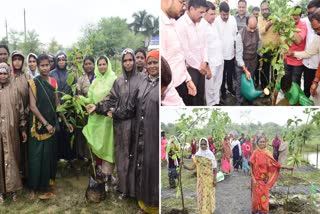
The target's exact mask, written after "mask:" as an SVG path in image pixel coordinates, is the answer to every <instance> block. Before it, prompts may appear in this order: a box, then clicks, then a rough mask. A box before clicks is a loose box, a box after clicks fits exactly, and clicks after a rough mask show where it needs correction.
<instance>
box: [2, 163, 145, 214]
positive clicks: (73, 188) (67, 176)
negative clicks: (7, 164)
mask: <svg viewBox="0 0 320 214" xmlns="http://www.w3.org/2000/svg"><path fill="white" fill-rule="evenodd" d="M60 165H61V164H60ZM62 165H63V164H62ZM59 167H60V168H59V171H58V173H57V179H56V186H55V188H54V190H53V192H54V193H55V194H56V198H53V199H49V200H40V199H39V198H38V196H39V195H40V194H37V195H36V196H37V197H35V199H33V200H31V199H30V198H29V190H28V189H27V188H24V189H23V190H21V191H18V200H17V201H16V202H13V201H12V200H11V196H10V195H7V198H6V200H5V202H4V204H2V205H0V213H1V214H2V213H5V214H7V213H13V214H16V213H19V214H20V213H22V214H24V213H39V214H42V213H54V214H56V213H67V214H73V213H77V214H78V213H81V214H86V213H90V214H91V213H97V214H98V213H99V214H100V213H108V214H127V213H129V214H131V213H132V214H135V213H137V212H138V211H139V207H138V204H137V201H136V200H135V199H123V200H120V199H118V197H119V193H117V192H116V191H115V190H114V189H112V190H111V191H110V192H109V193H107V195H106V199H105V200H104V201H102V202H100V203H98V204H95V203H88V202H87V201H86V199H85V192H86V189H87V186H88V182H89V175H88V171H89V170H88V168H89V167H84V168H82V169H81V170H80V171H79V170H75V169H74V168H72V167H70V166H65V168H63V169H62V168H61V166H59Z"/></svg>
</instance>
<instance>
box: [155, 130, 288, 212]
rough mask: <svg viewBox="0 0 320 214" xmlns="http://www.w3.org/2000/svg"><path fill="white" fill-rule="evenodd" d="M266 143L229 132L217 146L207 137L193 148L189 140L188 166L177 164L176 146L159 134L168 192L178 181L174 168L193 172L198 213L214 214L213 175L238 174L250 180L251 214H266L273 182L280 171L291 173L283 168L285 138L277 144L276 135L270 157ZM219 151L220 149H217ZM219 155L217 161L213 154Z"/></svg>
mask: <svg viewBox="0 0 320 214" xmlns="http://www.w3.org/2000/svg"><path fill="white" fill-rule="evenodd" d="M267 142H268V139H267V137H266V136H265V134H263V133H257V134H256V135H254V137H253V138H252V140H251V139H250V137H249V136H248V135H247V136H245V135H244V134H241V136H238V134H237V133H236V132H230V133H229V134H228V135H226V136H225V138H224V139H223V141H222V142H221V145H220V146H219V145H217V143H218V142H214V140H213V139H212V137H211V136H209V137H208V138H201V139H200V140H199V142H198V144H197V142H196V139H195V138H193V139H192V141H191V146H190V155H191V158H192V165H191V166H188V165H186V164H184V163H183V162H181V157H180V156H179V155H178V153H179V152H180V146H179V144H178V143H177V142H176V141H175V140H173V139H171V138H170V139H167V138H166V136H165V132H164V131H163V132H162V140H161V148H162V149H161V151H162V153H161V158H162V161H167V164H168V178H169V186H170V188H175V187H176V185H175V184H176V183H175V179H177V178H178V177H179V173H178V171H177V167H178V166H183V167H184V168H185V169H187V170H194V169H197V200H198V211H199V213H214V211H215V207H216V204H215V186H216V183H217V172H218V171H222V172H223V173H224V174H229V173H232V172H233V171H239V172H240V170H242V172H243V173H244V175H245V176H251V194H252V209H251V211H252V213H268V211H269V189H270V188H271V187H272V186H273V185H274V183H275V182H276V180H277V178H278V175H279V172H280V169H281V168H282V169H288V170H292V167H288V166H287V165H286V161H287V153H288V142H286V140H285V137H283V140H282V141H281V140H280V139H279V137H278V135H276V136H275V138H274V139H273V141H272V144H270V145H269V146H270V147H273V154H271V153H270V152H269V151H268V149H267V145H268V144H267ZM217 148H221V149H217ZM218 152H221V159H220V160H217V159H216V154H217V153H218Z"/></svg>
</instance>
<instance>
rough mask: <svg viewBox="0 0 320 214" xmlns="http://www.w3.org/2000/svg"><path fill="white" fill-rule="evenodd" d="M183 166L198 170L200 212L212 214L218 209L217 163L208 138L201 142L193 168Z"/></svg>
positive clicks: (186, 167) (187, 167)
mask: <svg viewBox="0 0 320 214" xmlns="http://www.w3.org/2000/svg"><path fill="white" fill-rule="evenodd" d="M182 164H183V163H182ZM183 166H184V168H185V169H188V170H193V169H195V168H197V199H198V212H199V213H201V214H212V213H213V212H214V211H215V209H216V205H215V184H216V168H217V162H216V158H215V156H214V154H213V153H212V152H211V151H210V150H209V142H208V140H207V139H206V138H201V139H200V140H199V150H198V152H197V153H196V154H195V156H194V158H193V164H192V166H186V165H184V164H183Z"/></svg>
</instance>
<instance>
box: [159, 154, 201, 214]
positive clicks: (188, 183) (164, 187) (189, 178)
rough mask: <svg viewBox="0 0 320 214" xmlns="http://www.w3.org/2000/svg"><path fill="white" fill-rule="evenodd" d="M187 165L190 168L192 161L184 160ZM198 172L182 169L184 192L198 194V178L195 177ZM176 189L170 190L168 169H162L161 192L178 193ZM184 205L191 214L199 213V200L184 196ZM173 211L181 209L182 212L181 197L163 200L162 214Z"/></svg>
mask: <svg viewBox="0 0 320 214" xmlns="http://www.w3.org/2000/svg"><path fill="white" fill-rule="evenodd" d="M184 162H185V164H186V165H188V166H190V165H191V160H186V159H185V160H184ZM195 172H196V170H193V171H189V170H185V169H182V189H183V191H184V192H186V191H191V192H196V189H197V177H196V176H195V175H194V173H195ZM176 190H177V188H176V189H174V190H172V189H170V188H169V180H168V170H167V167H162V168H161V191H165V192H166V191H170V192H171V191H174V194H175V193H176ZM184 204H185V208H186V209H187V210H188V211H189V213H196V211H197V200H196V199H195V198H191V197H188V196H187V195H185V196H184ZM171 209H179V210H182V202H181V197H179V198H177V197H175V196H173V197H169V198H166V199H163V198H161V212H162V213H167V212H168V211H170V210H171Z"/></svg>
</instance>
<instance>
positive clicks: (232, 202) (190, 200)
mask: <svg viewBox="0 0 320 214" xmlns="http://www.w3.org/2000/svg"><path fill="white" fill-rule="evenodd" d="M184 176H185V177H187V180H188V181H190V183H192V185H190V183H186V182H187V181H186V180H185V181H184V182H185V187H184V196H185V200H186V201H187V202H186V203H185V204H186V208H187V209H188V211H189V213H196V210H197V208H196V206H197V205H196V200H197V199H196V197H197V195H196V185H195V183H196V178H195V177H194V176H193V177H192V175H191V174H188V175H184ZM184 176H183V177H184ZM283 177H285V176H283ZM280 179H281V177H280ZM297 181H298V180H297ZM318 188H319V186H318ZM270 193H271V194H276V195H285V194H286V193H287V186H282V185H278V184H276V185H275V186H274V187H273V188H272V189H271V191H270ZM293 194H302V195H309V194H310V185H308V184H305V183H300V182H298V183H297V184H296V185H293V184H291V185H290V195H293ZM161 200H162V201H163V203H162V205H163V206H165V208H166V209H164V210H170V209H169V208H177V207H179V209H181V204H178V206H177V204H175V203H173V201H174V200H177V199H176V189H169V188H165V187H164V188H162V190H161ZM169 201H170V202H169ZM170 204H171V206H170ZM250 209H251V189H250V177H249V176H245V175H244V174H243V173H242V172H236V171H234V172H232V173H231V174H230V175H228V176H225V180H224V181H221V182H219V183H218V184H217V186H216V211H215V214H234V213H237V214H247V213H250ZM274 211H275V212H273V211H272V212H271V210H270V213H277V212H278V211H276V210H274ZM163 213H167V212H163Z"/></svg>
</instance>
